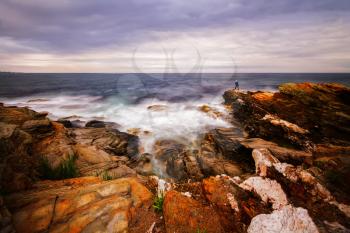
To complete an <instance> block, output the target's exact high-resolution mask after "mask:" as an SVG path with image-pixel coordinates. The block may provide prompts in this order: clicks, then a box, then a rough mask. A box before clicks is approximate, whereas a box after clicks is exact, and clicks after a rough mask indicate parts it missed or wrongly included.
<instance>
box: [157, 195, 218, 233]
mask: <svg viewBox="0 0 350 233" xmlns="http://www.w3.org/2000/svg"><path fill="white" fill-rule="evenodd" d="M163 214H164V221H165V227H166V232H167V233H173V232H183V233H187V232H188V233H192V232H196V231H206V232H222V233H223V232H225V231H224V229H223V227H222V226H221V223H220V218H219V216H218V215H217V213H216V212H215V211H214V210H213V209H212V208H210V207H209V206H204V205H202V204H201V203H199V202H198V201H195V200H194V199H192V198H189V197H186V196H184V195H182V194H181V193H179V192H176V191H169V192H167V194H166V195H165V199H164V204H163ZM209 216H210V217H209Z"/></svg>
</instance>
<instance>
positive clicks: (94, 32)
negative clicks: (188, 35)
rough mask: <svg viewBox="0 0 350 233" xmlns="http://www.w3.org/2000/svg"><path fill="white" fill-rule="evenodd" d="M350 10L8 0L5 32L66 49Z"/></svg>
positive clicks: (340, 1) (166, 1)
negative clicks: (269, 19)
mask: <svg viewBox="0 0 350 233" xmlns="http://www.w3.org/2000/svg"><path fill="white" fill-rule="evenodd" d="M349 10H350V1H348V0H337V1H333V0H288V1H283V0H216V1H211V0H196V1H179V0H148V1H144V0H133V1H114V0H104V1H95V0H62V1H46V0H2V1H1V2H0V36H3V37H9V38H12V39H14V40H16V41H18V43H21V44H22V45H23V46H28V47H32V48H36V49H39V50H44V51H54V52H58V53H59V52H63V53H66V52H74V51H81V50H84V49H91V48H95V47H100V46H106V45H110V44H126V43H129V44H130V43H137V42H139V41H142V40H150V39H152V38H151V35H150V32H159V31H191V30H198V29H201V28H210V27H223V26H226V25H232V26H233V27H234V26H235V25H239V24H241V23H243V22H254V21H256V22H257V23H259V20H261V19H264V18H265V17H271V16H274V17H275V18H274V19H275V20H278V18H279V17H284V15H286V14H291V13H300V12H302V13H304V17H307V15H308V14H311V13H315V12H316V13H318V14H322V15H326V16H327V15H328V16H329V15H333V16H334V18H340V16H337V13H339V12H340V13H341V12H344V11H345V12H348V11H349Z"/></svg>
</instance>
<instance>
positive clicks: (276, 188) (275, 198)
mask: <svg viewBox="0 0 350 233" xmlns="http://www.w3.org/2000/svg"><path fill="white" fill-rule="evenodd" d="M239 186H240V187H241V188H243V189H245V190H249V191H253V192H255V193H257V194H258V195H259V196H260V198H261V200H263V201H264V202H265V203H272V208H273V209H279V208H281V207H283V206H285V205H288V199H287V196H286V194H285V193H284V191H283V189H282V187H281V185H280V184H279V183H278V182H277V181H275V180H271V179H268V178H265V179H264V178H262V177H258V176H256V177H250V178H248V179H247V180H245V181H244V182H243V183H241V184H240V185H239Z"/></svg>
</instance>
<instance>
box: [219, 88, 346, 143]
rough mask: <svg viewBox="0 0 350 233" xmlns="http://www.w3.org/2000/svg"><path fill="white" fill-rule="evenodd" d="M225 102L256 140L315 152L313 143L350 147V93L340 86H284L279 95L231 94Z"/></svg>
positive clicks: (226, 93)
mask: <svg viewBox="0 0 350 233" xmlns="http://www.w3.org/2000/svg"><path fill="white" fill-rule="evenodd" d="M224 98H225V102H226V103H227V104H230V105H233V109H234V115H235V117H236V118H238V119H239V120H240V121H241V122H242V123H243V125H244V127H245V129H246V131H247V132H248V133H249V135H250V136H252V137H262V138H265V139H269V140H275V141H281V140H282V141H284V142H287V143H291V144H293V145H295V146H299V147H302V148H308V149H312V144H313V143H320V142H330V143H332V144H336V145H349V142H350V136H349V135H350V134H349V132H350V128H349V125H350V117H349V116H350V107H349V106H350V105H349V99H350V89H349V88H347V87H345V86H342V85H339V84H312V83H299V84H294V83H289V84H282V85H281V86H280V87H279V92H277V93H266V92H248V93H247V94H244V93H241V92H235V91H234V90H230V91H227V92H225V94H224Z"/></svg>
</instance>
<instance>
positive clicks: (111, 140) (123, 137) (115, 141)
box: [71, 128, 139, 158]
mask: <svg viewBox="0 0 350 233" xmlns="http://www.w3.org/2000/svg"><path fill="white" fill-rule="evenodd" d="M71 134H72V136H73V138H74V140H75V141H76V142H77V143H79V144H81V145H87V146H95V147H96V148H98V149H101V150H104V151H105V152H107V153H109V154H113V155H118V156H127V157H130V158H133V157H135V156H136V155H137V154H138V143H139V140H138V137H136V136H134V135H131V134H127V133H123V132H120V131H118V130H112V129H106V128H77V129H71Z"/></svg>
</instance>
